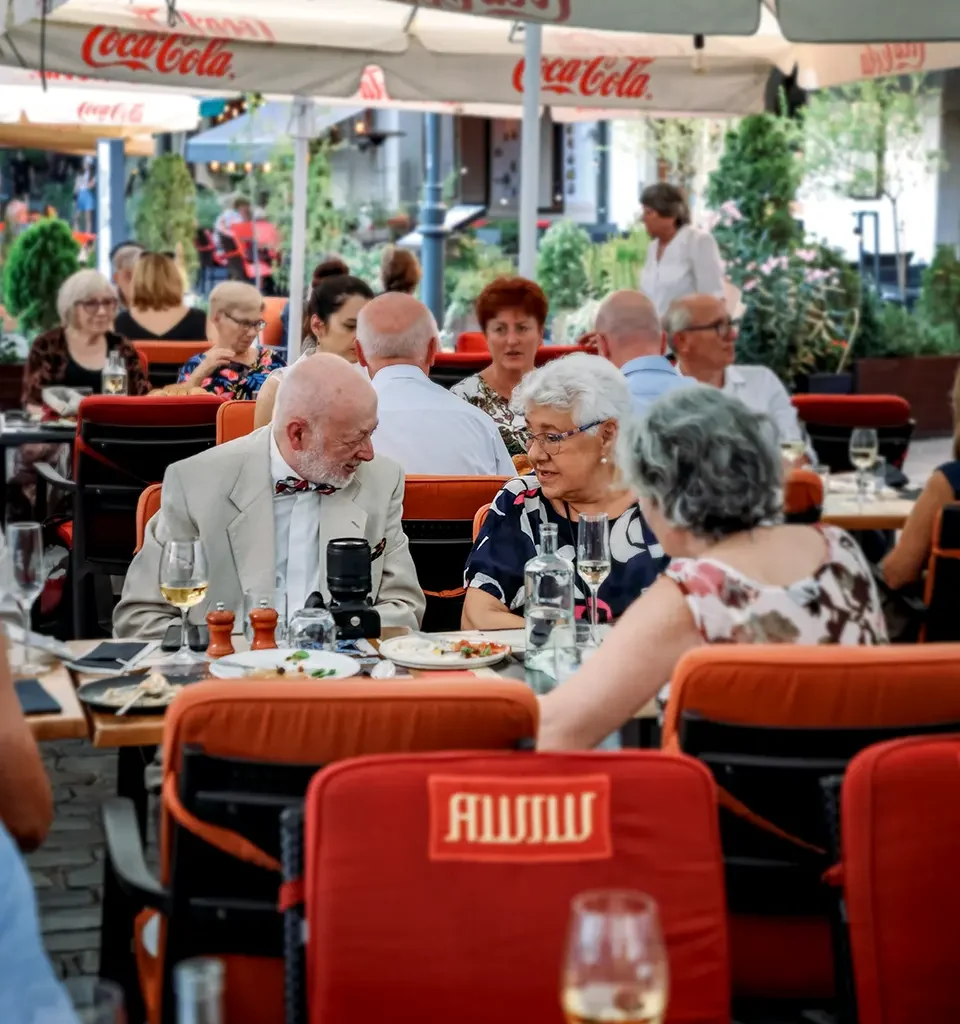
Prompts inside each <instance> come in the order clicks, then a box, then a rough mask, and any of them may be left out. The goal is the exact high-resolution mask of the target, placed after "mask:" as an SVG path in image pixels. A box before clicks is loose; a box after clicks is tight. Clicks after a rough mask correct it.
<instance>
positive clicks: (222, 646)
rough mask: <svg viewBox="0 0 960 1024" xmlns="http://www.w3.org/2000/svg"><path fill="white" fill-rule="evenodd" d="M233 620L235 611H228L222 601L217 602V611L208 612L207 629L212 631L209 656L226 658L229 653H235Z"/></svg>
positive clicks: (208, 648)
mask: <svg viewBox="0 0 960 1024" xmlns="http://www.w3.org/2000/svg"><path fill="white" fill-rule="evenodd" d="M233 622H234V614H233V612H231V611H227V609H226V606H225V605H224V603H223V602H222V601H220V602H219V603H218V604H217V607H216V610H215V611H212V612H207V629H208V630H209V632H210V644H209V646H208V647H207V657H209V658H224V657H226V656H227V655H228V654H233V653H234V651H233V639H232V637H233Z"/></svg>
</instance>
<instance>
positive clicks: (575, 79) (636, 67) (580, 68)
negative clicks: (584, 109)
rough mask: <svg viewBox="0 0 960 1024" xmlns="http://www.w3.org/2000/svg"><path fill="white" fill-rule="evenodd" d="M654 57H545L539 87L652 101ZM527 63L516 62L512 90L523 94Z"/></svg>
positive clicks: (559, 92)
mask: <svg viewBox="0 0 960 1024" xmlns="http://www.w3.org/2000/svg"><path fill="white" fill-rule="evenodd" d="M652 63H653V58H652V57H593V58H591V59H584V58H580V57H544V58H543V59H542V61H541V62H540V87H541V88H542V89H543V91H544V92H547V93H553V94H555V95H558V96H585V97H593V96H599V97H602V98H603V99H621V100H649V99H650V95H649V91H648V90H649V86H650V75H649V74H648V73H647V72H646V71H645V70H644V69H645V68H648V67H649V66H650V65H651V64H652ZM523 68H524V61H523V60H519V61H517V66H516V68H515V69H514V72H513V87H514V89H516V90H517V92H523Z"/></svg>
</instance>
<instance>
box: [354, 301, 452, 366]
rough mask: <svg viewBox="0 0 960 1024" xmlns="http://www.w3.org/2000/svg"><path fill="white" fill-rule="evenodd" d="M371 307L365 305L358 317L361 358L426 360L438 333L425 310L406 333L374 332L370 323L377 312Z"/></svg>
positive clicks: (427, 310) (434, 322)
mask: <svg viewBox="0 0 960 1024" xmlns="http://www.w3.org/2000/svg"><path fill="white" fill-rule="evenodd" d="M375 301H376V300H374V302H375ZM373 305H374V303H370V305H367V306H364V307H363V309H361V310H360V312H359V314H358V315H357V341H358V342H359V343H360V348H361V349H362V350H363V355H364V358H366V359H409V360H410V361H411V362H415V363H419V362H421V361H422V360H424V359H426V357H427V349H428V348H429V347H430V342H431V341H433V339H434V338H436V337H439V334H440V329H439V327H437V321H436V320H435V319H434V317H433V314H432V313H431V312H430V310H429V309H426V308H425V309H424V311H423V313H422V314H421V315H420V316H419V317H418V318H417V319H416V320H414V322H413V323H412V324H410V326H409V327H407V328H406V330H403V331H394V330H384V329H383V328H382V327H381V328H380V330H375V329H374V327H373V326H372V325H371V323H370V321H371V320H373V319H374V318H375V317H376V316H377V313H378V310H377V309H375V308H374V309H371V307H372V306H373Z"/></svg>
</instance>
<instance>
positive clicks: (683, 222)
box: [640, 181, 724, 316]
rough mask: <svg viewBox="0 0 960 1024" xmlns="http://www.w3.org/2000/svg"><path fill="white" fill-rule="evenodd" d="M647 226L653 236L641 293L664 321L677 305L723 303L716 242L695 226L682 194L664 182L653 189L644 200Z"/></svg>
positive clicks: (653, 186)
mask: <svg viewBox="0 0 960 1024" xmlns="http://www.w3.org/2000/svg"><path fill="white" fill-rule="evenodd" d="M640 203H641V205H642V206H643V226H644V227H645V228H646V229H647V234H648V235H649V236H650V247H649V248H648V249H647V260H646V263H645V264H644V266H643V271H642V272H641V274H640V291H642V292H643V293H644V294H646V295H648V296H649V297H650V298H651V299H652V300H653V302H654V305H656V307H657V312H658V313H659V314H660V316H663V315H664V314H665V313H666V312H667V309H668V308H669V306H670V303H671V302H673V301H674V300H675V299H683V298H686V296H688V295H713V296H716V298H718V299H722V298H723V295H724V292H723V280H724V273H723V260H722V259H721V258H720V250H719V249H718V248H717V243H716V242H715V241H714V239H713V236H712V235H711V234H709V233H708V232H706V231H700V230H699V229H697V228H695V227H691V225H690V209H689V207H688V206H687V201H686V199H684V197H683V193H682V192H681V191H680V189H678V188H677V187H676V185H670V184H668V183H667V182H665V181H661V182H658V183H657V184H656V185H649V186H648V187H647V188H645V189H644V190H643V194H642V195H641V196H640Z"/></svg>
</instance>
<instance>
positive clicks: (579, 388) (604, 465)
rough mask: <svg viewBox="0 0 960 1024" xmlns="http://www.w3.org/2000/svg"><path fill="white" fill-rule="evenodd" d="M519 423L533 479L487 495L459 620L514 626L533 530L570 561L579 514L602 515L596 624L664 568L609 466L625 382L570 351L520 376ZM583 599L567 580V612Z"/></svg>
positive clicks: (629, 494) (582, 591)
mask: <svg viewBox="0 0 960 1024" xmlns="http://www.w3.org/2000/svg"><path fill="white" fill-rule="evenodd" d="M513 403H514V408H515V409H516V410H517V411H518V412H519V413H521V414H522V415H523V416H524V417H525V419H526V424H527V427H526V432H525V433H524V435H523V442H524V447H525V449H526V451H527V453H528V455H529V458H530V462H531V464H532V465H533V470H534V474H535V475H533V476H525V477H518V478H517V479H515V480H511V481H510V482H509V483H507V484H506V485H505V486H504V487H503V489H502V490H501V491H500V493H499V494H498V495H497V497H496V499H495V500H494V502H493V504H492V506H491V507H490V512H489V514H488V515H487V518H486V521H485V522H484V524H483V529H482V530H481V531H480V534H479V536H478V537H477V541H476V543H475V544H474V546H473V550H472V551H471V552H470V556H469V558H468V559H467V567H466V579H465V585H466V587H467V595H466V599H465V601H464V606H463V625H464V628H467V629H513V628H518V627H521V626H522V625H523V601H524V589H523V583H524V581H523V568H524V565H525V564H526V563H527V562H528V561H529V560H530V559H531V558H533V557H534V555H536V554H537V553H538V552H539V550H540V528H541V526H543V525H544V524H547V523H550V524H553V525H555V526H556V527H557V532H558V544H559V551H560V554H561V555H562V556H563V557H564V558H569V559H570V561H571V562H573V561H575V556H576V550H577V528H578V527H577V523H578V521H579V518H580V515H581V514H586V515H594V514H599V513H603V512H605V513H606V514H607V516H608V517H609V519H610V559H611V570H610V575H609V576H608V577H607V578H606V580H604V582H603V583H602V584H601V585H600V590H599V604H598V612H599V620H600V621H601V622H611V621H613V620H614V619H616V618H618V617H619V616H620V615H622V614H623V612H624V611H625V610H626V609H627V607H628V606H629V604H630V602H631V601H633V599H634V598H636V597H639V595H640V594H642V593H643V592H644V591H645V590H646V589H647V588H648V587H649V586H651V584H652V583H653V582H654V581H655V580H656V578H657V577H658V576H659V575H660V573H661V572H662V571H663V569H664V568H665V567H666V564H667V558H666V556H665V555H664V553H663V549H662V548H661V547H660V544H659V543H658V541H657V539H656V537H654V535H653V534H652V533H651V531H650V528H649V527H648V526H647V524H646V522H645V521H644V519H643V515H642V514H641V512H640V507H639V505H638V504H637V496H636V494H635V493H634V492H633V490H632V489H631V488H630V486H629V484H627V483H626V482H625V481H624V480H623V478H622V477H621V476H620V474H619V473H618V471H617V468H616V464H615V460H614V448H615V445H616V440H617V435H618V433H619V431H620V425H621V423H626V421H628V420H629V419H630V418H631V416H632V413H633V405H632V401H631V398H630V391H629V390H628V388H627V382H626V380H625V379H624V377H623V375H622V374H621V373H620V371H619V370H617V369H616V367H614V366H613V365H612V364H611V363H608V362H607V361H606V360H605V359H600V358H598V357H597V356H592V355H587V354H586V353H579V352H578V353H575V354H573V355H569V356H564V357H563V358H562V359H555V360H554V361H553V362H550V363H547V364H546V365H545V366H542V367H541V368H540V369H538V370H534V371H532V372H531V373H528V374H527V375H526V376H525V377H524V378H523V380H521V381H520V384H519V385H518V386H517V388H516V390H515V391H514V393H513ZM588 596H589V592H588V590H587V587H586V586H585V584H584V582H583V580H581V579H580V578H579V577H577V590H576V603H577V615H578V616H580V617H583V616H584V615H585V614H586V602H587V598H588Z"/></svg>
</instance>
